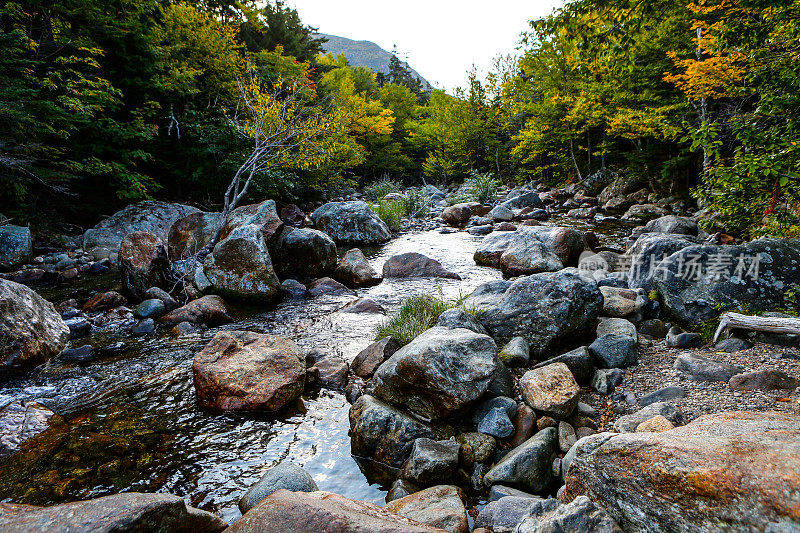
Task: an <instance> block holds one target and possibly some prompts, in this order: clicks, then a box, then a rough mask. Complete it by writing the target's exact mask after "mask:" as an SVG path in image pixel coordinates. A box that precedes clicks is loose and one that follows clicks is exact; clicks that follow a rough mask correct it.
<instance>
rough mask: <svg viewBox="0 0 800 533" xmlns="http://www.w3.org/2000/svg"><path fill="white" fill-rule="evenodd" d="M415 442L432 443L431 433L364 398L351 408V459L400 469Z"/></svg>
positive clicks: (411, 419)
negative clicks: (369, 460) (372, 461)
mask: <svg viewBox="0 0 800 533" xmlns="http://www.w3.org/2000/svg"><path fill="white" fill-rule="evenodd" d="M418 438H430V439H435V438H436V435H435V434H434V432H433V430H432V429H431V428H430V427H429V426H427V425H425V424H423V423H422V422H420V421H419V420H417V419H416V418H413V417H411V416H410V415H408V414H407V413H404V412H402V411H400V410H399V409H397V408H395V407H392V406H390V405H388V404H386V403H384V402H382V401H380V400H378V399H377V398H375V397H374V396H371V395H369V394H365V395H363V396H361V397H359V398H358V399H357V400H356V401H355V402H354V403H353V405H352V406H351V407H350V448H351V451H352V453H353V455H355V456H358V457H366V458H369V459H373V460H375V461H378V462H381V463H384V464H387V465H389V466H392V467H395V468H399V467H400V466H402V465H403V463H404V462H405V461H406V459H408V456H409V455H411V448H412V446H413V444H414V441H415V440H416V439H418Z"/></svg>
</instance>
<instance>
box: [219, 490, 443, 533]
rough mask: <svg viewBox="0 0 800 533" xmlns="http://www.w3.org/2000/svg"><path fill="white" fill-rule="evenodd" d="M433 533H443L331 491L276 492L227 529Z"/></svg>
mask: <svg viewBox="0 0 800 533" xmlns="http://www.w3.org/2000/svg"><path fill="white" fill-rule="evenodd" d="M265 531H275V532H278V531H280V532H281V533H308V532H309V531H314V532H315V533H342V532H357V531H358V532H361V531H363V532H382V533H406V532H408V533H434V532H441V530H440V529H438V528H434V527H432V526H428V525H425V524H422V523H420V522H416V521H414V520H411V519H409V518H406V517H404V516H400V515H398V514H395V513H392V512H390V511H389V510H387V509H384V508H382V507H378V506H377V505H374V504H372V503H367V502H359V501H355V500H350V499H348V498H345V497H344V496H339V495H338V494H331V493H330V492H290V491H288V490H282V489H281V490H277V491H275V492H273V493H272V494H270V495H269V496H267V497H266V498H264V499H263V500H261V501H260V502H259V503H258V505H256V506H255V507H254V508H252V509H251V510H250V511H248V512H247V514H245V515H244V516H243V517H242V518H240V519H239V520H237V521H236V522H234V524H233V525H232V526H231V527H229V528H228V529H227V530H226V533H262V532H265Z"/></svg>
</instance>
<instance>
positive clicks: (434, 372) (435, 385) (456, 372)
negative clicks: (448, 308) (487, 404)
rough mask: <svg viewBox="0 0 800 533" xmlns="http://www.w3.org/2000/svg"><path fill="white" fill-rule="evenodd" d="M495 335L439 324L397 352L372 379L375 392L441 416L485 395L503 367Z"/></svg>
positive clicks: (434, 416) (427, 414) (420, 411)
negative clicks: (500, 366)
mask: <svg viewBox="0 0 800 533" xmlns="http://www.w3.org/2000/svg"><path fill="white" fill-rule="evenodd" d="M498 363H499V360H498V359H497V347H496V346H495V344H494V341H493V340H492V339H491V337H488V336H487V335H480V334H477V333H474V332H472V331H470V330H467V329H446V328H442V327H434V328H431V329H429V330H427V331H426V332H424V333H423V334H422V335H420V336H419V337H417V338H416V339H414V340H413V341H411V342H410V343H409V344H407V345H406V346H404V347H403V348H401V349H400V350H398V351H397V352H395V353H394V354H393V355H392V356H391V357H390V358H389V359H388V360H387V361H386V362H384V363H383V364H382V365H381V366H380V367H379V368H378V370H377V371H376V372H375V375H374V376H373V378H372V390H373V392H374V394H375V395H376V396H378V397H380V398H383V399H384V400H386V401H388V402H389V403H392V404H394V405H402V406H405V407H406V408H408V409H409V410H411V411H413V412H414V413H417V414H418V415H421V416H423V417H426V418H430V419H440V418H444V417H447V416H448V415H450V414H451V413H453V412H455V411H458V410H459V409H462V408H464V407H466V406H468V405H469V404H471V403H472V402H474V401H475V400H477V399H479V398H480V397H481V396H483V395H484V394H485V393H486V391H487V390H488V389H489V385H490V384H491V382H492V381H493V380H494V378H495V373H496V371H497V365H498Z"/></svg>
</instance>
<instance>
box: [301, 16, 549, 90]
mask: <svg viewBox="0 0 800 533" xmlns="http://www.w3.org/2000/svg"><path fill="white" fill-rule="evenodd" d="M562 3H563V2H562V0H527V1H524V0H484V1H482V2H477V1H475V0H461V1H459V0H397V1H394V2H391V3H390V2H383V1H381V0H287V2H286V4H287V5H292V6H294V7H295V8H296V9H297V11H298V13H299V14H300V16H301V18H302V19H303V22H304V23H306V24H308V25H310V26H313V27H316V28H319V31H320V32H321V33H327V34H330V35H339V36H341V37H347V38H349V39H354V40H359V41H360V40H365V41H372V42H374V43H377V44H378V45H380V46H381V47H382V48H384V49H385V50H389V51H391V50H392V46H394V45H395V44H396V45H397V48H398V50H399V52H400V54H401V56H403V55H407V59H408V63H409V64H410V65H411V66H412V67H413V68H414V69H416V70H417V72H419V73H420V74H421V75H422V76H424V77H425V78H426V79H427V80H428V81H429V82H431V83H433V84H434V85H437V86H439V87H443V88H445V89H448V90H452V89H453V88H455V87H458V86H464V85H465V84H466V79H467V76H466V72H467V71H468V70H469V69H470V68H471V67H472V65H473V64H474V65H476V66H477V67H478V69H479V72H480V73H481V75H482V76H483V75H484V74H485V72H486V70H487V69H488V68H489V67H490V66H491V63H492V59H493V58H494V57H496V56H497V55H498V54H508V53H511V52H513V51H514V49H515V47H516V46H517V43H518V41H519V35H520V33H522V32H523V31H525V30H527V28H528V21H529V20H531V19H535V18H538V17H541V16H543V15H546V14H548V13H550V11H551V10H552V9H553V8H554V7H556V6H560V5H561V4H562ZM401 59H406V58H404V57H401Z"/></svg>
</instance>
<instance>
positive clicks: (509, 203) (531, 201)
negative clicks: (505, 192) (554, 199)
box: [500, 192, 544, 212]
mask: <svg viewBox="0 0 800 533" xmlns="http://www.w3.org/2000/svg"><path fill="white" fill-rule="evenodd" d="M500 205H501V206H503V207H505V208H508V209H510V210H511V211H515V212H519V211H522V210H523V209H525V208H527V207H530V208H532V209H543V208H544V202H542V199H541V198H539V193H537V192H525V193H523V194H520V195H519V196H515V197H514V198H511V199H510V200H506V201H505V202H503V203H502V204H500Z"/></svg>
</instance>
